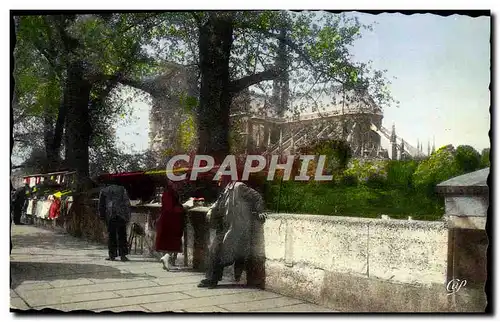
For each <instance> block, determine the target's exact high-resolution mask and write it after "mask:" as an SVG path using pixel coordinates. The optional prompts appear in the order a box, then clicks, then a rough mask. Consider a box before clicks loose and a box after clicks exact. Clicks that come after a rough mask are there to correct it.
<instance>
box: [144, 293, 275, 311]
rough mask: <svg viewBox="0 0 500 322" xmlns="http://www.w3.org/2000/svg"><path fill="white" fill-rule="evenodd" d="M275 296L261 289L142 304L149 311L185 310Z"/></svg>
mask: <svg viewBox="0 0 500 322" xmlns="http://www.w3.org/2000/svg"><path fill="white" fill-rule="evenodd" d="M275 297H280V295H278V294H274V293H271V292H266V291H261V292H248V293H241V294H238V295H237V296H235V295H232V294H227V295H218V296H207V297H198V298H190V299H185V300H178V301H169V302H161V303H150V304H144V305H143V306H144V307H145V308H147V309H148V310H150V311H151V312H165V311H173V310H186V309H190V308H196V307H205V306H215V305H217V306H219V305H221V304H230V303H246V302H248V301H256V300H263V299H269V298H275Z"/></svg>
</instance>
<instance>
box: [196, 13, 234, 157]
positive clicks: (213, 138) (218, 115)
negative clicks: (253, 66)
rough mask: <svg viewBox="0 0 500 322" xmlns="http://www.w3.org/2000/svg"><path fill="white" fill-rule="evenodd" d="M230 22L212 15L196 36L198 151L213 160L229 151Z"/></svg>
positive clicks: (226, 18)
mask: <svg viewBox="0 0 500 322" xmlns="http://www.w3.org/2000/svg"><path fill="white" fill-rule="evenodd" d="M232 42H233V21H232V20H231V18H230V17H229V16H222V15H221V14H219V15H216V14H213V15H211V17H210V19H209V20H208V21H207V22H206V23H205V24H203V25H202V26H201V28H200V36H199V50H200V52H199V53H200V54H199V57H200V68H201V89H200V103H199V106H198V111H197V122H198V124H197V125H198V126H197V131H198V153H199V154H208V155H212V156H213V157H214V158H215V159H216V161H219V162H220V161H222V159H223V158H224V157H225V156H226V155H227V154H228V153H229V109H230V106H231V100H232V95H231V91H230V90H229V84H230V80H229V57H230V52H231V46H232Z"/></svg>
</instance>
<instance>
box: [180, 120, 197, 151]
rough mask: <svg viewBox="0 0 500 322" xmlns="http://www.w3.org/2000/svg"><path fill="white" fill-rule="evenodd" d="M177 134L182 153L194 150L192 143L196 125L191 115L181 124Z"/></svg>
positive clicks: (194, 138)
mask: <svg viewBox="0 0 500 322" xmlns="http://www.w3.org/2000/svg"><path fill="white" fill-rule="evenodd" d="M179 133H180V135H179V138H180V140H181V149H182V150H183V151H191V150H193V149H194V148H195V146H194V142H195V140H196V123H195V119H194V116H193V115H188V116H187V117H186V119H185V120H184V121H183V122H182V123H181V126H180V129H179Z"/></svg>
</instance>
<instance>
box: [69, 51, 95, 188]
mask: <svg viewBox="0 0 500 322" xmlns="http://www.w3.org/2000/svg"><path fill="white" fill-rule="evenodd" d="M67 75H68V76H67V81H66V86H65V94H64V104H65V105H66V109H67V113H68V114H67V116H66V135H67V144H68V146H67V147H66V157H67V159H66V162H67V164H68V166H69V167H71V168H72V169H74V170H76V172H77V176H78V179H79V182H80V181H81V179H83V178H86V177H88V175H89V140H90V129H91V128H90V122H89V99H90V90H91V88H92V86H91V84H90V83H89V82H88V81H87V80H85V78H84V68H83V63H82V62H81V61H77V62H72V63H70V64H69V65H68V73H67Z"/></svg>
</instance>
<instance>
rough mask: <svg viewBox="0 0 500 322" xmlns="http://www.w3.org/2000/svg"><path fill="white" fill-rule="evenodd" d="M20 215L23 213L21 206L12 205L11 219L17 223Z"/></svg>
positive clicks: (19, 220) (19, 221)
mask: <svg viewBox="0 0 500 322" xmlns="http://www.w3.org/2000/svg"><path fill="white" fill-rule="evenodd" d="M22 215H23V208H22V207H14V211H13V218H12V219H14V224H16V225H19V224H20V223H21V217H22Z"/></svg>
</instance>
